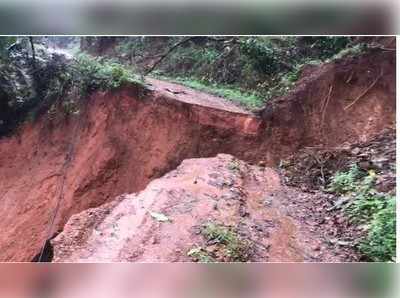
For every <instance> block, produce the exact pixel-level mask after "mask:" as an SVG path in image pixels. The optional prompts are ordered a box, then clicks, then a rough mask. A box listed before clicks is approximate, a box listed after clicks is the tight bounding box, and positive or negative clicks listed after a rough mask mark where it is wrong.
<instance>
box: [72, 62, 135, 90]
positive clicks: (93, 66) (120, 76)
mask: <svg viewBox="0 0 400 298" xmlns="http://www.w3.org/2000/svg"><path fill="white" fill-rule="evenodd" d="M74 71H75V80H78V83H79V84H80V89H81V91H82V92H83V93H84V94H88V93H90V92H92V91H95V90H103V91H105V90H110V89H114V88H117V87H120V86H121V85H123V84H126V83H139V82H140V79H139V77H138V76H137V75H136V74H134V73H133V71H131V70H129V69H127V68H125V67H124V66H123V65H122V64H120V63H117V62H115V61H112V60H105V59H102V58H98V57H92V56H89V55H86V54H81V55H79V56H78V57H77V59H76V63H75V64H74Z"/></svg>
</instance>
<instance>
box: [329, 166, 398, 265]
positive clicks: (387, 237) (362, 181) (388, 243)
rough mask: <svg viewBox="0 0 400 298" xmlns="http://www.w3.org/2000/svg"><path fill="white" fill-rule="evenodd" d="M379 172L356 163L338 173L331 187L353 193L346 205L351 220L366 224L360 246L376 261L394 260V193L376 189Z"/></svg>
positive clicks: (346, 193) (347, 194) (350, 194)
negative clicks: (363, 168)
mask: <svg viewBox="0 0 400 298" xmlns="http://www.w3.org/2000/svg"><path fill="white" fill-rule="evenodd" d="M375 182H376V174H375V172H373V171H370V172H369V173H368V174H365V173H363V172H362V171H360V170H359V169H358V167H357V166H352V167H351V168H350V170H349V171H346V172H339V173H337V174H336V175H335V176H334V177H333V179H332V182H331V184H330V188H329V190H331V191H334V192H336V193H338V194H341V195H346V196H349V197H351V200H350V201H349V203H348V204H347V205H346V206H345V207H344V212H345V214H347V216H348V217H349V218H350V220H351V221H352V222H353V223H355V224H359V225H366V226H367V235H366V236H365V237H364V238H363V239H361V240H360V243H359V245H358V248H359V249H360V251H361V252H362V253H363V254H364V255H365V256H367V257H368V258H370V259H371V260H373V261H392V260H393V259H394V257H395V252H396V214H395V209H396V208H395V197H393V196H391V195H389V194H384V193H380V192H378V191H377V190H376V189H375Z"/></svg>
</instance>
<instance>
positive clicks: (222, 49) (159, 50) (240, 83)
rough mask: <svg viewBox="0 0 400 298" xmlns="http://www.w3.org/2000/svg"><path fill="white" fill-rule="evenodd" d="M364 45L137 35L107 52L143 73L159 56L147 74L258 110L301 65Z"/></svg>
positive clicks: (289, 83)
mask: <svg viewBox="0 0 400 298" xmlns="http://www.w3.org/2000/svg"><path fill="white" fill-rule="evenodd" d="M92 42H93V40H92ZM110 42H111V41H110V40H107V43H105V42H103V46H104V44H106V45H108V46H110ZM176 45H179V46H176ZM99 47H100V48H101V45H99ZM365 47H366V45H365V44H363V43H360V42H359V41H357V39H355V38H350V37H189V38H188V37H164V38H138V37H135V38H120V39H119V40H117V41H116V44H115V45H113V48H114V51H111V52H112V55H113V56H118V57H120V59H122V60H123V61H129V62H130V63H131V64H132V65H133V66H134V67H136V68H137V69H138V71H142V72H146V70H148V69H151V68H152V66H153V65H154V64H156V62H158V60H159V58H160V57H161V58H163V59H162V61H160V63H158V64H157V67H155V68H154V70H153V71H152V72H151V73H150V75H153V76H161V77H162V78H164V79H169V80H172V81H177V82H179V83H182V84H184V85H188V86H190V87H193V88H197V89H200V90H205V91H207V92H211V93H214V94H217V95H220V96H223V97H226V98H228V99H231V100H234V101H235V100H236V101H237V102H238V103H239V104H241V105H244V106H246V107H248V108H257V107H262V106H263V105H264V104H265V101H267V100H268V99H270V98H273V97H276V96H280V95H284V94H285V93H287V92H288V91H289V90H290V89H291V88H292V87H293V86H294V84H295V82H296V81H297V80H298V79H299V77H300V73H301V70H302V68H303V66H304V65H306V64H320V63H323V62H327V61H330V60H332V59H335V58H340V57H342V56H344V55H348V54H355V53H357V54H358V53H360V52H362V51H363V50H364V49H365ZM169 49H173V50H171V51H169ZM97 50H98V51H99V52H104V48H103V49H102V50H100V49H97ZM164 53H165V54H166V53H167V55H166V56H165V57H163V56H164V55H165V54H164Z"/></svg>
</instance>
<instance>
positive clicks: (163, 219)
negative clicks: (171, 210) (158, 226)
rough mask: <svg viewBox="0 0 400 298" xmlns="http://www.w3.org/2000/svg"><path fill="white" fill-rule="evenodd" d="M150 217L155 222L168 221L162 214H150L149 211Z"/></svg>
mask: <svg viewBox="0 0 400 298" xmlns="http://www.w3.org/2000/svg"><path fill="white" fill-rule="evenodd" d="M150 215H151V217H153V218H154V219H155V220H157V221H161V222H166V221H169V218H168V217H167V216H165V215H164V214H162V213H157V212H151V211H150Z"/></svg>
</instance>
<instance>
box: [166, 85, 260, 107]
mask: <svg viewBox="0 0 400 298" xmlns="http://www.w3.org/2000/svg"><path fill="white" fill-rule="evenodd" d="M161 78H163V79H166V80H169V81H172V82H176V83H179V84H182V85H185V86H188V87H190V88H193V89H196V90H199V91H204V92H207V93H210V94H214V95H216V96H220V97H223V98H226V99H229V100H231V101H232V102H234V103H237V104H239V105H241V106H244V107H246V108H248V109H256V108H260V107H262V106H263V105H264V100H263V99H262V97H261V95H259V94H257V92H252V93H250V92H245V91H242V90H240V89H238V88H237V87H236V88H235V87H233V86H223V85H218V84H216V83H214V84H209V83H207V82H203V81H200V80H195V79H184V78H181V77H178V78H175V79H170V78H166V77H161Z"/></svg>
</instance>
